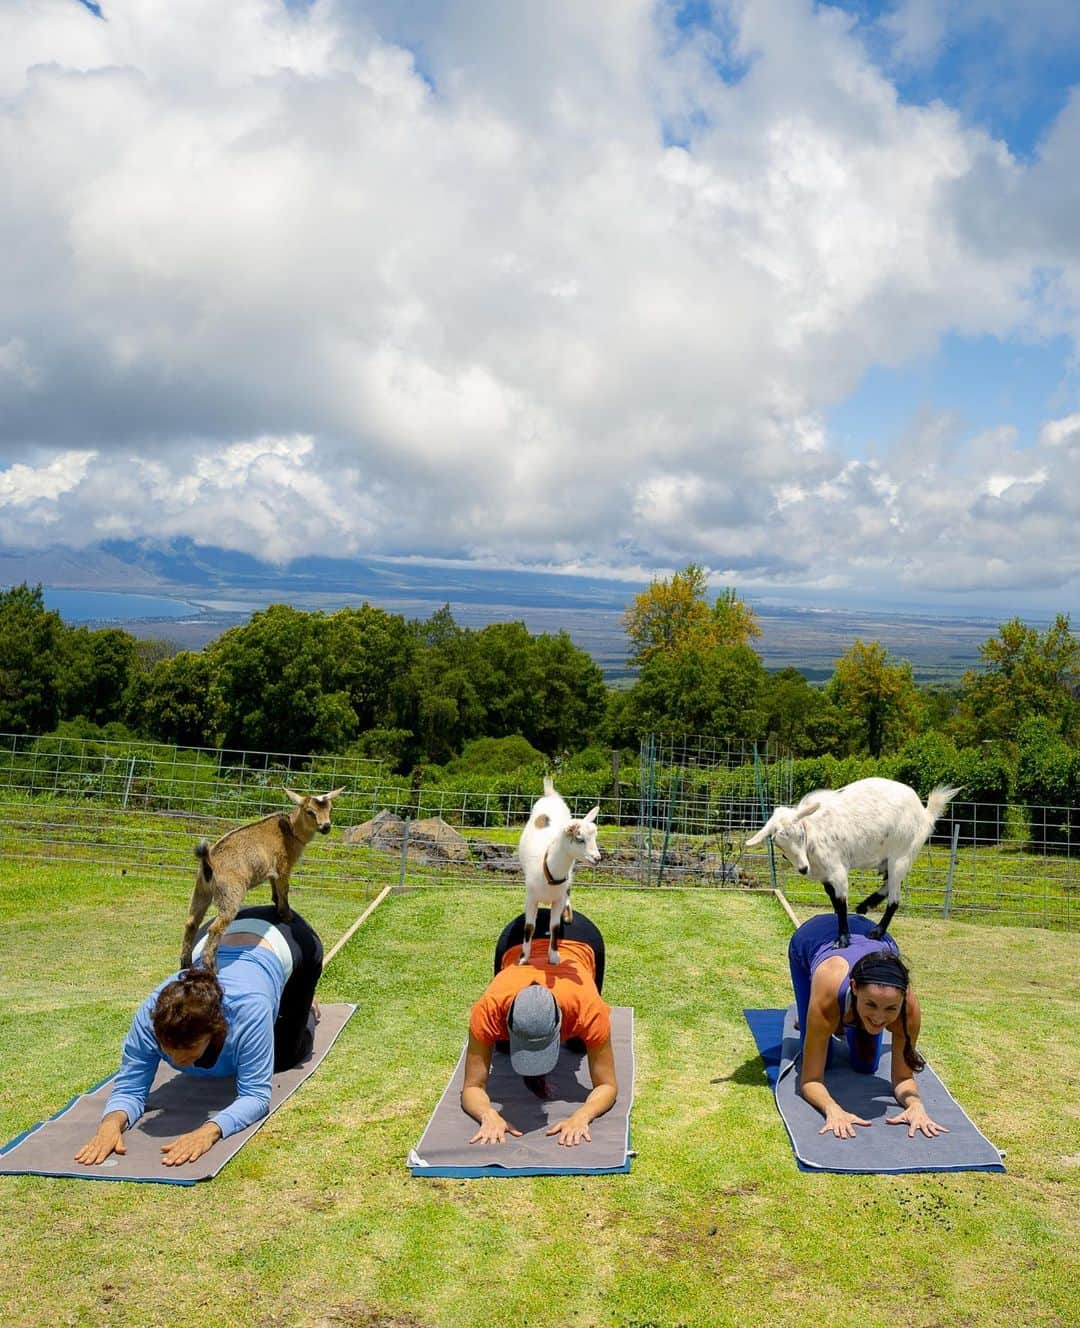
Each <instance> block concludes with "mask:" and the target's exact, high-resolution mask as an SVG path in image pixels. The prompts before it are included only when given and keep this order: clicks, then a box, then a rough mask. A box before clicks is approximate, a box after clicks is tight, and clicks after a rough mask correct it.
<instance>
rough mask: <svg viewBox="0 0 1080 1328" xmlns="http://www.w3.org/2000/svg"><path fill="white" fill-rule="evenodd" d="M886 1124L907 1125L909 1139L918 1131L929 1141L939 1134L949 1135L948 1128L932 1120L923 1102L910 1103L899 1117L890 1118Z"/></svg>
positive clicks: (887, 1118)
mask: <svg viewBox="0 0 1080 1328" xmlns="http://www.w3.org/2000/svg"><path fill="white" fill-rule="evenodd" d="M885 1123H886V1124H887V1125H906V1126H907V1127H908V1132H907V1137H908V1138H909V1139H910V1138H911V1137H912V1136H913V1135H914V1134H915V1131H916V1130H921V1131H922V1132H923V1134H925V1135H926V1137H927V1138H928V1139H933V1138H935V1137H936V1136H937V1135H939V1134H948V1133H949V1130H948V1127H947V1126H945V1125H939V1124H938V1123H937V1121H934V1120H931V1119H930V1117H929V1116H928V1115H927V1114H926V1108H925V1107H924V1106H923V1104H922V1103H921V1102H909V1103H908V1105H907V1107H906V1108H905V1109H904V1110H903V1111H902V1112H901V1113H900V1115H899V1116H888V1117H886V1121H885Z"/></svg>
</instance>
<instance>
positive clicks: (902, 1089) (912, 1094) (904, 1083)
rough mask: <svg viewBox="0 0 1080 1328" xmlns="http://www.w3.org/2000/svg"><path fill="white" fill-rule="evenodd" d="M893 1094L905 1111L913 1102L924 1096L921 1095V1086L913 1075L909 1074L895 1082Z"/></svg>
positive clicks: (920, 1099)
mask: <svg viewBox="0 0 1080 1328" xmlns="http://www.w3.org/2000/svg"><path fill="white" fill-rule="evenodd" d="M893 1096H894V1097H895V1098H896V1100H897V1102H899V1103H900V1105H901V1106H902V1107H903V1108H904V1110H905V1111H906V1110H907V1109H908V1107H910V1106H911V1105H912V1103H913V1102H921V1101H922V1098H920V1097H919V1086H918V1084H917V1083H916V1082H915V1080H914V1079H913V1078H912V1077H911V1075H907V1076H906V1077H905V1078H903V1079H900V1080H898V1081H897V1082H896V1083H895V1084H893Z"/></svg>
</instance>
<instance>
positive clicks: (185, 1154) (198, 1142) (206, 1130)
mask: <svg viewBox="0 0 1080 1328" xmlns="http://www.w3.org/2000/svg"><path fill="white" fill-rule="evenodd" d="M220 1138H221V1126H220V1125H216V1124H215V1123H214V1122H213V1121H207V1122H206V1124H205V1125H200V1126H199V1128H198V1129H197V1130H189V1131H188V1133H187V1134H181V1135H180V1136H179V1137H178V1138H176V1139H174V1140H173V1141H172V1143H171V1144H162V1145H161V1151H162V1152H163V1153H164V1154H165V1156H164V1157H163V1158H162V1159H161V1160H162V1162H163V1163H164V1164H165V1166H167V1167H177V1166H180V1165H181V1164H182V1163H184V1162H194V1161H195V1160H196V1159H197V1158H200V1157H202V1155H203V1153H205V1152H206V1151H207V1149H209V1148H212V1147H213V1145H214V1144H216V1143H217V1141H218V1140H219V1139H220Z"/></svg>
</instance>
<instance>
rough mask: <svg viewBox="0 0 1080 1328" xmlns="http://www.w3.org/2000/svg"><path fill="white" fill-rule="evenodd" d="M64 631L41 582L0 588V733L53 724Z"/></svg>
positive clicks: (30, 730) (44, 729) (38, 730)
mask: <svg viewBox="0 0 1080 1328" xmlns="http://www.w3.org/2000/svg"><path fill="white" fill-rule="evenodd" d="M65 630H66V629H65V627H64V624H63V622H62V621H61V620H60V615H59V614H58V613H53V612H51V611H50V610H48V609H46V608H45V600H44V596H43V595H42V593H41V586H40V585H38V586H35V587H34V588H33V590H31V589H30V587H29V585H27V583H26V582H25V581H24V582H23V583H22V584H21V585H18V586H12V587H11V589H10V590H0V732H5V733H47V732H50V731H51V730H52V729H54V728H55V727H56V721H57V719H58V718H59V716H60V673H61V668H62V664H63V659H62V655H63V645H64V633H65Z"/></svg>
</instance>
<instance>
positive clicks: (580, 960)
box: [469, 936, 611, 1049]
mask: <svg viewBox="0 0 1080 1328" xmlns="http://www.w3.org/2000/svg"><path fill="white" fill-rule="evenodd" d="M559 955H560V957H561V959H562V963H560V964H549V963H548V959H547V937H546V936H545V937H543V938H542V939H541V940H540V941H536V940H534V941H533V947H532V955H531V956H530V958H529V962H528V963H527V964H519V963H518V959H519V958H520V957H521V946H520V945H512V946H511V947H510V949H509V950H507V952H506V954H505V955H504V956H503V964H502V968H501V970H500V971H499V973H498V974H497V975H496V977H495V978H493V979H492V981H491V982H490V983H489V984H488V989H487V991H485V992H484V994H483V996H481V997H480V999H479V1000H478V1001H477V1002H476V1004H475V1005H474V1006H473V1008H472V1014H471V1015H470V1017H469V1032H470V1033H472V1034H473V1036H474V1037H477V1038H479V1039H480V1041H481V1042H486V1043H488V1044H489V1045H492V1046H493V1045H494V1044H495V1043H496V1042H498V1041H500V1040H501V1039H504V1038H508V1037H509V1036H510V1030H509V1026H508V1024H507V1017H508V1015H509V1014H510V1006H511V1005H512V1004H513V1002H514V997H515V996H516V995H517V994H518V992H519V991H523V990H524V989H525V988H526V987H528V986H531V985H532V983H534V982H537V983H540V984H541V985H542V986H545V987H547V988H548V990H549V991H551V992H553V993H554V995H555V999H556V1001H558V1003H559V1009H560V1010H561V1011H562V1028H561V1029H560V1032H559V1036H560V1037H561V1039H562V1041H564V1042H565V1041H567V1039H568V1038H573V1037H579V1038H581V1040H582V1042H584V1043H585V1045H586V1047H589V1048H590V1049H592V1048H595V1047H601V1046H603V1044H604V1043H605V1042H606V1041H607V1040H608V1038H610V1037H611V1006H610V1005H608V1004H607V1003H606V1001H605V1000H604V998H603V997H602V996H601V995H600V993H599V992H598V991H597V990H596V956H595V955H594V954H593V949H592V946H591V945H585V944H583V943H582V942H581V941H567V940H563V941H560V942H559Z"/></svg>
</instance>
